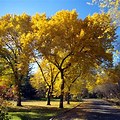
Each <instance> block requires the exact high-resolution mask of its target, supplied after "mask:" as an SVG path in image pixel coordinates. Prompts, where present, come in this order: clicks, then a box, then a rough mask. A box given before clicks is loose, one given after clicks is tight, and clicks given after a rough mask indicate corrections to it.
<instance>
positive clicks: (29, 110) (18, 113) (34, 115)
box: [8, 101, 79, 120]
mask: <svg viewBox="0 0 120 120" xmlns="http://www.w3.org/2000/svg"><path fill="white" fill-rule="evenodd" d="M78 104H79V103H78V102H71V104H70V105H67V104H66V103H64V108H63V109H60V108H58V105H59V102H58V101H52V102H51V105H50V106H47V105H46V101H24V102H22V105H23V107H16V106H15V102H12V106H10V107H9V108H8V111H9V116H10V117H11V119H10V120H49V119H50V118H51V117H53V116H56V115H58V114H60V113H61V112H64V111H66V110H68V109H71V108H73V107H75V106H76V105H78Z"/></svg>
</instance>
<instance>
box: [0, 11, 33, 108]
mask: <svg viewBox="0 0 120 120" xmlns="http://www.w3.org/2000/svg"><path fill="white" fill-rule="evenodd" d="M31 26H32V23H31V17H30V16H28V15H27V14H25V13H23V14H22V15H10V14H7V15H5V16H3V17H1V18H0V43H1V44H0V57H1V58H2V59H4V60H5V62H6V63H7V64H8V65H9V67H10V68H11V70H12V73H13V76H14V83H15V86H16V88H17V91H16V94H17V106H21V83H22V81H23V79H24V77H25V76H26V74H27V73H28V71H29V64H30V57H31V45H30V41H31V40H32V39H33V36H32V28H31Z"/></svg>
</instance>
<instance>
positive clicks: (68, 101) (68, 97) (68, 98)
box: [67, 91, 70, 104]
mask: <svg viewBox="0 0 120 120" xmlns="http://www.w3.org/2000/svg"><path fill="white" fill-rule="evenodd" d="M67 104H70V91H68V93H67Z"/></svg>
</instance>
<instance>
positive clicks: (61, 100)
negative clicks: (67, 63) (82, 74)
mask: <svg viewBox="0 0 120 120" xmlns="http://www.w3.org/2000/svg"><path fill="white" fill-rule="evenodd" d="M61 80H62V83H61V94H60V104H59V108H63V97H64V84H65V81H64V75H63V70H61Z"/></svg>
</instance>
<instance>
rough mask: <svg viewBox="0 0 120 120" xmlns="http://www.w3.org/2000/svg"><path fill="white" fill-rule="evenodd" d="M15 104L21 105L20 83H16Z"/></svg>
mask: <svg viewBox="0 0 120 120" xmlns="http://www.w3.org/2000/svg"><path fill="white" fill-rule="evenodd" d="M17 106H22V104H21V85H20V84H19V85H17Z"/></svg>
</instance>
